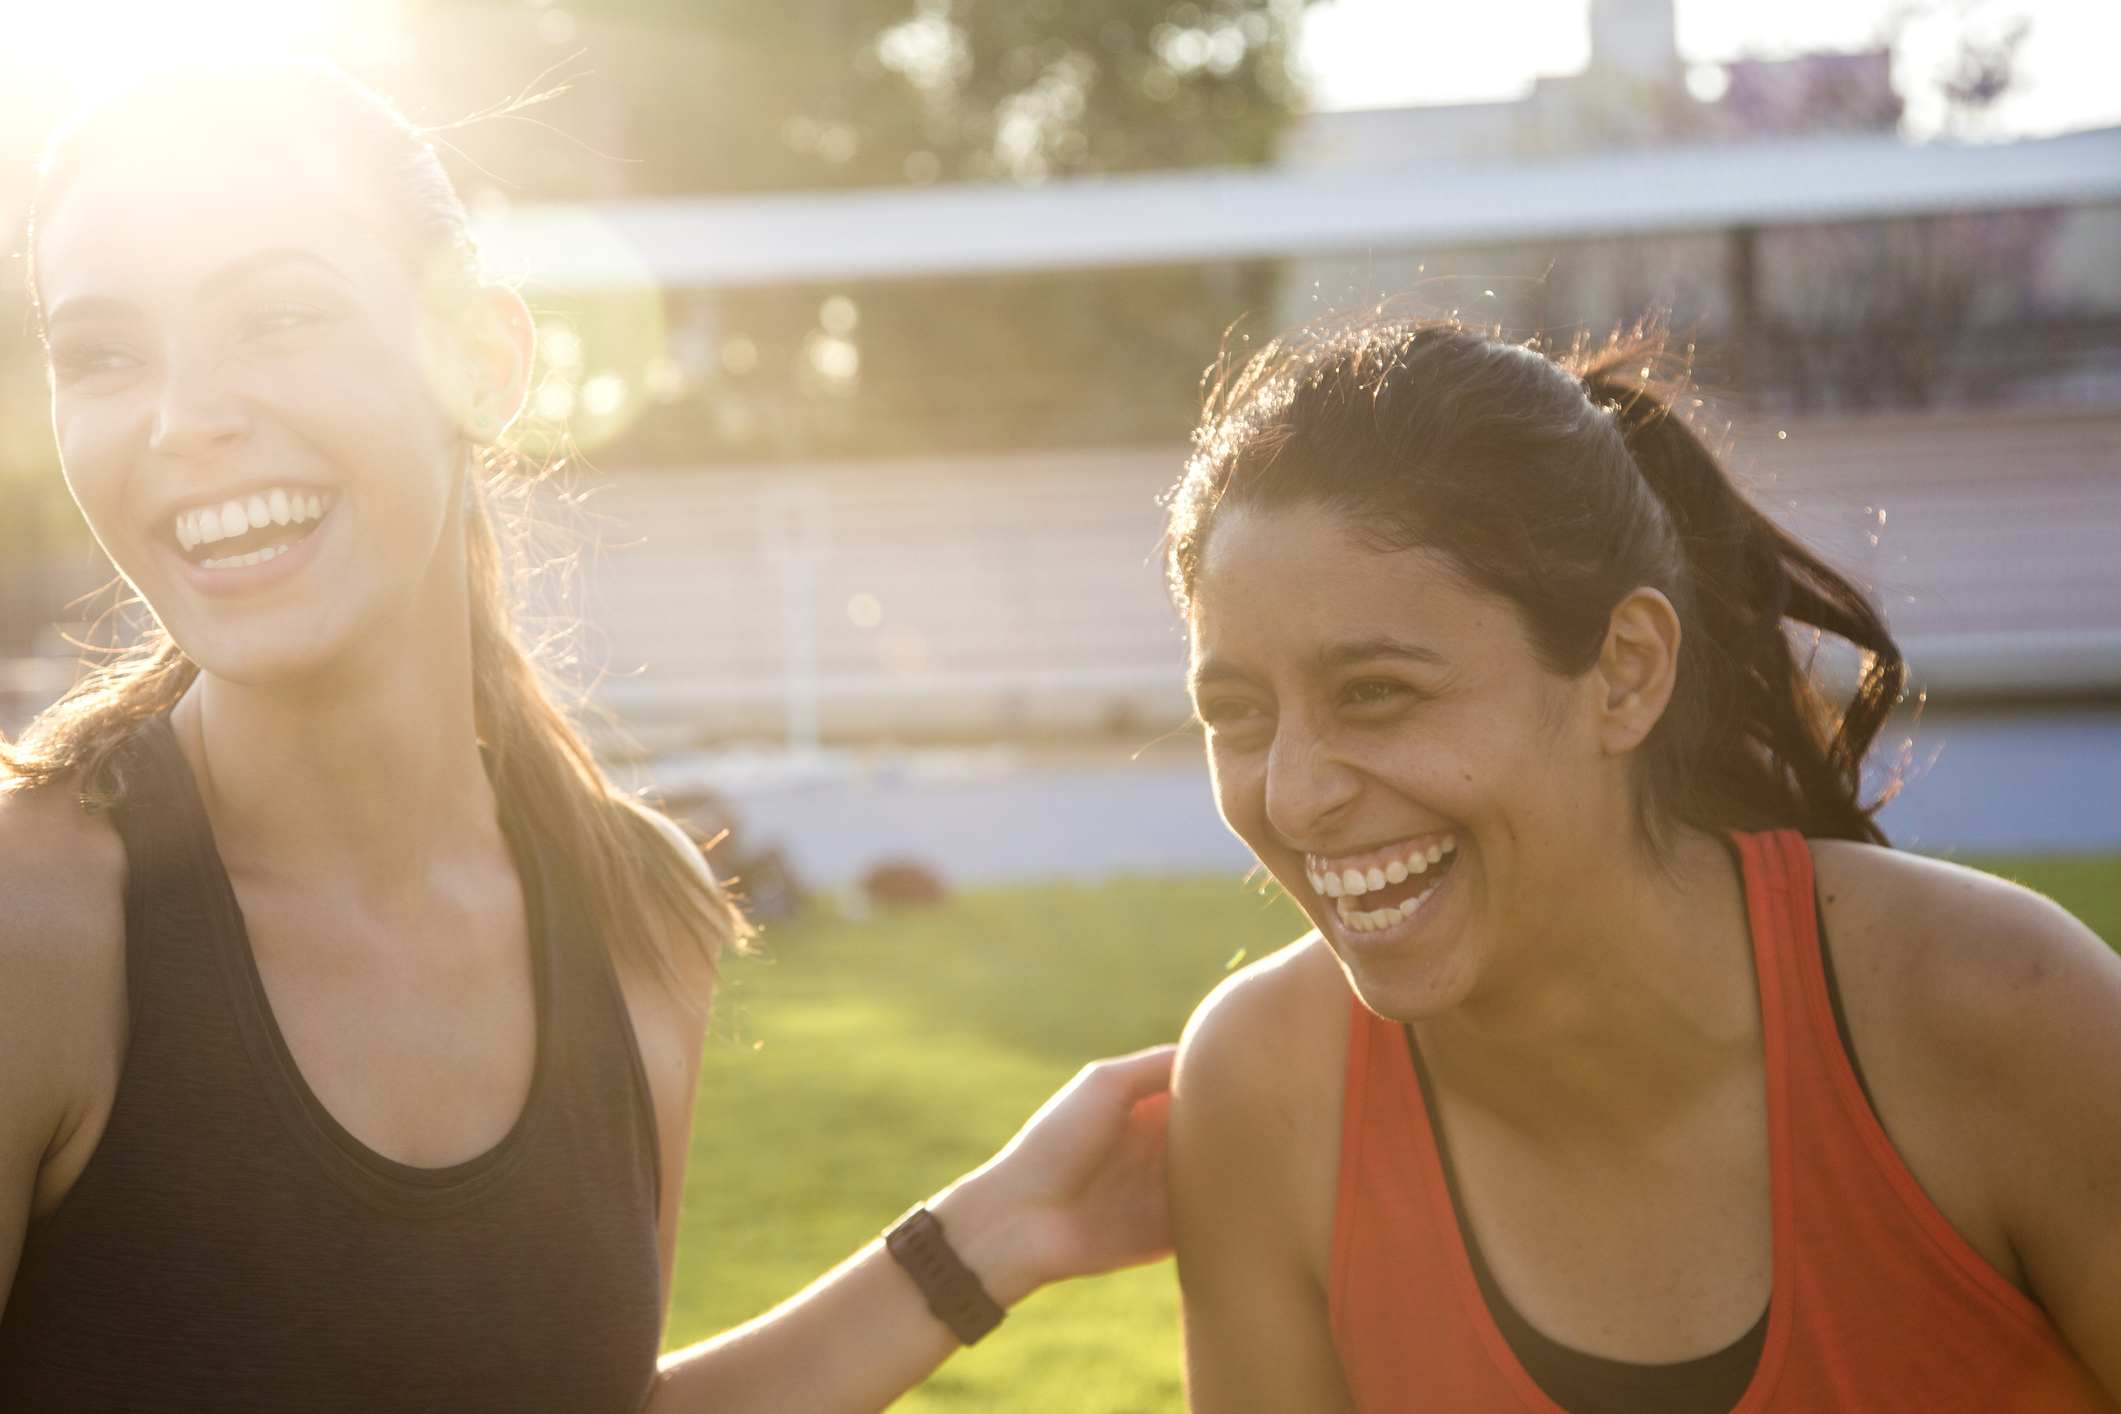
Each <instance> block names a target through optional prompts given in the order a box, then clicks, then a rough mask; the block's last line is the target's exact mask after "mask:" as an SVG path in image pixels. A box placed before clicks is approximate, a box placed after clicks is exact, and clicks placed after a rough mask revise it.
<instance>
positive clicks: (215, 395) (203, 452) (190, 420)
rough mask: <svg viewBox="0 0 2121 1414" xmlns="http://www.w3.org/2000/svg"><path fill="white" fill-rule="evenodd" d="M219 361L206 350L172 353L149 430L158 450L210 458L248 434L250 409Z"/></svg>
mask: <svg viewBox="0 0 2121 1414" xmlns="http://www.w3.org/2000/svg"><path fill="white" fill-rule="evenodd" d="M216 364H217V360H215V359H213V358H211V357H210V356H208V355H205V354H200V353H189V352H173V353H172V354H171V356H170V358H169V362H168V364H167V370H166V372H165V374H164V377H163V380H162V395H161V397H160V398H159V399H157V400H156V405H155V421H154V427H153V429H152V431H151V432H150V434H149V441H148V445H149V446H150V447H151V448H152V449H153V451H154V452H155V454H156V455H158V456H164V457H169V458H171V459H173V460H176V461H185V462H193V463H200V462H207V461H211V460H212V459H213V458H214V457H216V456H218V455H220V454H221V453H223V452H226V451H228V450H229V449H230V448H231V447H234V446H235V445H237V444H238V443H240V442H241V441H242V440H243V439H244V437H246V436H247V435H248V434H249V432H250V426H251V417H250V411H249V409H248V408H247V407H246V406H245V405H244V403H243V400H242V399H241V398H238V397H236V396H234V394H233V392H232V391H231V390H230V389H229V387H228V386H227V380H226V378H225V376H224V372H225V370H223V369H221V368H219V367H217V366H216Z"/></svg>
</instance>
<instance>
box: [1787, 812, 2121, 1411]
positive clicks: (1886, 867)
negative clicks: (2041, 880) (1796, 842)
mask: <svg viewBox="0 0 2121 1414" xmlns="http://www.w3.org/2000/svg"><path fill="white" fill-rule="evenodd" d="M1815 853H1816V855H1817V857H1818V860H1819V879H1820V887H1821V894H1822V900H1823V903H1824V906H1825V912H1826V916H1827V928H1828V936H1829V938H1830V939H1831V941H1832V946H1833V949H1834V953H1835V958H1836V966H1837V971H1841V972H1842V973H1843V989H1844V997H1845V999H1846V1001H1847V1003H1848V1007H1849V1022H1850V1029H1851V1032H1852V1034H1853V1035H1854V1037H1855V1040H1856V1049H1857V1053H1858V1056H1859V1058H1860V1060H1861V1062H1862V1065H1863V1068H1864V1072H1865V1075H1866V1078H1867V1079H1868V1080H1869V1081H1870V1083H1871V1088H1872V1092H1873V1094H1874V1095H1875V1097H1876V1099H1877V1102H1878V1109H1879V1115H1880V1118H1881V1120H1882V1121H1883V1123H1884V1125H1885V1128H1886V1130H1887V1133H1888V1134H1889V1136H1890V1137H1891V1138H1892V1140H1893V1143H1894V1145H1895V1147H1896V1148H1897V1149H1899V1151H1900V1154H1901V1157H1902V1158H1903V1159H1904V1160H1905V1161H1906V1163H1907V1165H1908V1168H1909V1170H1910V1172H1912V1173H1913V1174H1914V1175H1915V1178H1916V1179H1917V1181H1918V1182H1919V1183H1920V1184H1921V1185H1922V1188H1923V1191H1924V1192H1926V1193H1927V1194H1929V1195H1930V1198H1931V1200H1932V1201H1933V1202H1934V1203H1936V1205H1937V1207H1938V1209H1939V1211H1940V1212H1942V1213H1943V1214H1944V1216H1945V1217H1946V1218H1947V1219H1948V1220H1949V1221H1950V1222H1951V1223H1952V1225H1953V1226H1954V1227H1955V1228H1957V1229H1958V1230H1959V1232H1960V1234H1961V1235H1962V1236H1964V1237H1965V1238H1966V1239H1967V1241H1968V1242H1969V1244H1971V1245H1972V1246H1973V1247H1974V1248H1975V1250H1976V1251H1978V1252H1980V1253H1981V1255H1982V1256H1983V1257H1984V1258H1985V1259H1987V1261H1988V1262H1989V1264H1990V1265H1991V1266H1993V1267H1995V1268H1996V1270H1997V1271H1998V1272H1999V1273H2001V1274H2002V1275H2003V1276H2004V1277H2005V1278H2006V1279H2007V1280H2009V1281H2011V1282H2012V1283H2013V1284H2015V1285H2017V1286H2018V1287H2019V1288H2020V1289H2021V1290H2023V1291H2025V1292H2026V1293H2027V1294H2029V1295H2030V1296H2031V1297H2032V1298H2033V1299H2034V1300H2035V1301H2037V1302H2039V1303H2040V1305H2041V1307H2042V1308H2043V1309H2044V1310H2045V1311H2046V1312H2047V1313H2048V1316H2049V1317H2050V1318H2051V1319H2052V1320H2053V1321H2054V1323H2055V1325H2056V1326H2057V1328H2058V1329H2060V1330H2061V1332H2062V1334H2063V1336H2064V1338H2065V1339H2067V1340H2068V1341H2069V1343H2070V1346H2071V1348H2072V1349H2074V1350H2075V1351H2076V1352H2077V1355H2078V1357H2079V1358H2080V1359H2082V1360H2083V1361H2084V1362H2085V1364H2086V1365H2087V1366H2089V1367H2090V1369H2091V1370H2092V1373H2093V1374H2094V1375H2095V1376H2096V1377H2097V1378H2098V1379H2099V1381H2100V1382H2101V1383H2102V1384H2103V1385H2104V1386H2105V1388H2106V1390H2107V1392H2108V1393H2109V1394H2112V1395H2114V1396H2116V1397H2117V1398H2121V1280H2117V1279H2116V1273H2121V957H2116V956H2115V954H2114V952H2113V950H2112V949H2110V948H2108V947H2107V946H2106V945H2105V944H2104V943H2102V942H2100V941H2099V939H2098V938H2097V937H2095V936H2094V935H2093V934H2092V933H2091V932H2090V930H2088V929H2086V928H2085V927H2084V926H2083V925H2082V924H2080V923H2078V922H2077V921H2076V920H2075V919H2074V918H2071V917H2070V916H2069V915H2068V914H2067V913H2066V912H2064V911H2063V910H2062V909H2060V908H2058V907H2056V906H2055V905H2054V904H2052V903H2049V902H2048V901H2047V900H2045V899H2043V898H2040V897H2039V896H2038V895H2035V894H2032V893H2030V892H2028V891H2026V890H2024V889H2021V888H2018V887H2017V886H2016V885H2013V884H2008V883H2005V882H2003V881H2001V880H1998V879H1993V878H1990V877H1988V876H1986V875H1982V874H1977V873H1975V872H1974V871H1972V870H1968V869H1961V868H1957V867H1955V866H1953V865H1949V864H1943V863H1939V862H1937V861H1934V860H1925V859H1919V858H1915V857H1912V856H1907V855H1899V854H1892V853H1889V852H1886V851H1883V850H1874V849H1869V848H1867V847H1864V846H1860V845H1846V844H1842V845H1831V844H1821V845H1818V846H1815Z"/></svg>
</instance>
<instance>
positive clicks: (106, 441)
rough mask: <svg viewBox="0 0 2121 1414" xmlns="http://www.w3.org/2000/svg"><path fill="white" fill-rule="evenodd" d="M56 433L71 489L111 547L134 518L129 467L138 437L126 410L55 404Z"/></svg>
mask: <svg viewBox="0 0 2121 1414" xmlns="http://www.w3.org/2000/svg"><path fill="white" fill-rule="evenodd" d="M99 414H101V415H99ZM52 434H53V440H54V441H55V442H56V444H57V446H58V449H59V466H60V470H61V472H62V473H63V474H64V475H65V477H66V488H67V490H69V491H71V492H72V493H73V497H74V500H75V502H76V503H77V504H79V505H80V507H81V513H82V515H83V516H85V517H87V519H88V525H89V529H90V530H92V531H94V532H95V535H96V538H97V539H98V540H99V541H101V542H103V544H104V545H105V546H106V547H111V546H112V543H113V540H114V538H122V536H123V532H124V530H125V528H126V525H127V523H128V518H127V516H126V514H125V497H126V492H127V491H128V489H129V488H130V486H131V477H130V476H129V475H128V472H129V470H130V468H131V467H132V466H133V464H134V462H135V461H136V454H135V452H134V450H133V448H134V442H135V440H136V439H134V438H132V437H131V436H130V435H129V434H128V432H127V430H126V426H125V420H124V419H123V417H122V416H117V415H111V412H110V411H108V410H104V409H96V410H90V411H84V410H79V409H69V408H67V407H66V406H65V405H64V404H55V405H54V407H53V410H52Z"/></svg>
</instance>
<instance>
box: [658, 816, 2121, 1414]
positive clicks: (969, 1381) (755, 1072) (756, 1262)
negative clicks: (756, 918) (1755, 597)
mask: <svg viewBox="0 0 2121 1414" xmlns="http://www.w3.org/2000/svg"><path fill="white" fill-rule="evenodd" d="M1980 863H1981V864H1982V866H1983V867H1986V868H1989V869H1991V870H1993V871H1994V872H1996V873H1998V874H2002V875H2004V876H2005V877H2007V878H2012V879H2016V880H2018V881H2019V882H2021V883H2023V884H2025V885H2027V886H2028V887H2030V888H2034V889H2037V890H2039V891H2040V892H2042V893H2044V894H2047V895H2048V896H2049V897H2051V898H2053V899H2055V900H2056V901H2057V902H2059V903H2061V904H2062V905H2063V906H2064V907H2066V908H2068V909H2070V910H2071V911H2072V912H2074V913H2075V914H2076V915H2077V916H2078V917H2080V918H2082V919H2083V920H2084V921H2085V922H2086V923H2087V924H2089V925H2090V926H2091V927H2092V928H2093V930H2094V931H2096V932H2098V933H2099V934H2100V935H2101V936H2102V937H2104V938H2105V939H2106V940H2107V941H2108V942H2109V943H2112V944H2114V945H2116V946H2117V947H2121V856H2115V857H2112V858H2105V859H2063V860H2057V859H2012V860H1984V861H1980ZM1306 926H1307V925H1306V924H1305V922H1304V921H1303V918H1302V916H1301V915H1300V914H1299V913H1298V912H1297V910H1296V909H1295V907H1294V906H1293V905H1292V904H1290V903H1289V902H1287V901H1286V900H1285V899H1281V898H1280V897H1278V896H1268V897H1263V896H1262V895H1261V894H1260V893H1259V892H1258V891H1257V890H1256V889H1254V888H1247V887H1243V886H1240V885H1239V884H1237V883H1236V882H1234V881H1230V880H1217V879H1209V880H1200V879H1191V880H1153V881H1152V880H1130V881H1122V882H1118V883H1113V884H1109V885H1105V886H1102V887H1098V888H1066V887H1050V888H1027V889H1009V890H980V891H971V892H966V893H962V894H959V895H958V896H957V897H955V898H953V899H952V900H951V901H950V902H949V903H948V904H947V905H946V906H944V907H942V908H939V909H935V910H930V911H925V912H917V913H905V914H883V915H879V916H877V917H875V918H872V919H869V920H867V921H863V922H850V921H846V920H842V919H838V918H834V917H831V916H829V915H825V914H823V913H822V912H821V913H820V914H818V915H815V916H812V917H810V918H807V919H805V920H804V921H802V922H800V923H797V924H793V925H788V926H784V927H778V928H775V929H773V930H771V932H769V933H768V935H767V939H766V941H767V944H768V949H767V955H766V956H764V957H761V958H757V959H742V960H738V961H736V962H734V963H732V964H731V965H730V966H729V968H728V969H727V976H726V982H725V986H724V990H723V997H722V1003H721V1005H720V1008H719V1019H718V1021H717V1025H716V1035H715V1037H714V1039H713V1040H711V1041H710V1042H709V1043H708V1053H707V1059H706V1064H705V1068H704V1071H703V1075H702V1081H701V1090H700V1101H699V1109H698V1112H697V1117H696V1120H695V1123H694V1129H693V1142H692V1161H691V1166H690V1169H689V1171H688V1173H687V1175H686V1181H685V1206H684V1226H683V1230H682V1235H681V1239H680V1242H679V1246H678V1270H677V1281H676V1290H675V1295H674V1300H673V1306H672V1311H671V1319H670V1328H669V1333H668V1343H669V1344H670V1345H671V1346H678V1345H683V1344H687V1343H689V1342H691V1341H694V1340H698V1339H700V1338H701V1337H703V1336H706V1335H710V1334H712V1333H713V1332H715V1331H718V1330H722V1329H725V1328H727V1327H729V1326H732V1325H735V1324H737V1323H739V1322H741V1321H745V1320H748V1319H750V1318H751V1317H752V1316H755V1315H757V1314H758V1313H759V1312H761V1311H764V1310H766V1309H767V1308H768V1307H770V1306H772V1305H773V1304H775V1303H776V1302H778V1301H780V1300H781V1299H783V1298H784V1297H787V1296H790V1295H792V1294H793V1293H795V1292H796V1291H798V1290H800V1289H801V1288H802V1287H803V1286H804V1285H805V1284H806V1283H808V1282H809V1281H810V1280H812V1279H813V1278H814V1277H816V1276H817V1275H818V1274H820V1273H821V1272H823V1271H825V1270H826V1269H827V1268H829V1267H830V1266H832V1265H833V1264H834V1263H836V1262H838V1261H839V1260H840V1259H841V1258H843V1257H845V1256H846V1255H847V1254H849V1253H850V1252H852V1251H854V1250H855V1249H856V1248H858V1247H860V1246H861V1245H862V1244H863V1243H864V1242H866V1241H868V1240H869V1239H870V1238H871V1237H873V1236H875V1235H876V1234H877V1233H878V1232H879V1231H881V1230H882V1229H883V1227H884V1226H885V1225H886V1224H887V1223H889V1222H890V1221H891V1220H892V1219H893V1218H895V1217H897V1216H898V1215H899V1213H901V1212H902V1211H904V1210H905V1209H906V1208H907V1207H908V1206H910V1205H911V1204H912V1203H914V1202H915V1201H917V1200H918V1199H920V1198H923V1197H925V1196H927V1195H928V1194H930V1193H932V1192H934V1191H935V1190H936V1189H937V1188H939V1187H941V1186H942V1185H943V1184H945V1183H947V1182H949V1181H950V1180H951V1179H952V1178H954V1177H956V1176H957V1175H958V1174H960V1173H962V1172H964V1171H965V1170H966V1169H968V1168H970V1167H972V1166H973V1165H975V1164H977V1163H979V1162H981V1161H982V1160H984V1159H985V1158H986V1157H987V1156H988V1155H989V1154H990V1153H992V1152H993V1151H994V1149H995V1148H996V1147H997V1146H998V1145H1000V1144H1001V1143H1002V1142H1004V1141H1005V1140H1007V1139H1008V1137H1009V1136H1010V1135H1011V1134H1013V1133H1014V1132H1015V1130H1016V1127H1017V1126H1018V1125H1019V1124H1021V1123H1022V1122H1023V1120H1024V1119H1025V1117H1026V1116H1028V1115H1029V1114H1030V1113H1031V1111H1032V1110H1033V1109H1035V1108H1036V1107H1037V1106H1038V1105H1039V1104H1040V1103H1041V1102H1042V1101H1043V1100H1044V1099H1045V1098H1046V1096H1047V1095H1049V1094H1050V1093H1052V1091H1053V1090H1054V1089H1056V1088H1057V1087H1059V1086H1060V1085H1061V1084H1062V1083H1064V1082H1065V1081H1066V1080H1067V1078H1068V1077H1069V1076H1070V1075H1072V1074H1074V1072H1075V1070H1076V1068H1077V1067H1078V1066H1080V1065H1081V1064H1082V1063H1083V1062H1085V1061H1088V1060H1092V1059H1095V1058H1096V1057H1098V1056H1102V1055H1111V1054H1115V1053H1117V1052H1122V1051H1129V1050H1134V1049H1136V1048H1138V1047H1141V1046H1146V1045H1152V1044H1154V1043H1156V1042H1158V1041H1164V1040H1170V1039H1173V1038H1175V1037H1176V1036H1177V1035H1178V1032H1179V1029H1180V1027H1181V1026H1183V1025H1184V1023H1185V1019H1186V1017H1187V1015H1188V1014H1189V1013H1190V1012H1191V1011H1192V1009H1193V1007H1194V1005H1195V1004H1196V1003H1197V1002H1198V1001H1199V1000H1200V999H1201V998H1202V997H1203V996H1205V995H1206V994H1207V993H1208V991H1209V990H1210V989H1211V988H1212V987H1214V986H1215V984H1216V983H1217V982H1219V981H1220V980H1221V979H1222V978H1223V976H1224V975H1225V972H1226V969H1227V966H1228V965H1229V964H1230V963H1231V960H1232V957H1233V955H1234V954H1236V953H1237V952H1238V950H1239V949H1240V948H1242V949H1244V951H1245V955H1246V956H1247V957H1249V958H1257V957H1260V956H1262V955H1264V954H1265V953H1267V952H1270V951H1272V950H1273V949H1275V948H1277V947H1279V946H1281V945H1282V944H1283V943H1285V942H1287V941H1289V940H1290V939H1292V938H1294V937H1296V936H1298V935H1299V934H1300V933H1301V932H1302V931H1303V930H1304V928H1305V927H1306ZM898 1407H899V1409H900V1410H902V1411H907V1412H908V1414H913V1412H914V1411H921V1412H922V1414H933V1412H934V1411H963V1410H975V1409H976V1410H994V1409H1007V1410H1009V1411H1011V1414H1042V1411H1054V1414H1060V1411H1066V1414H1151V1411H1154V1412H1155V1414H1179V1411H1180V1410H1181V1409H1182V1407H1183V1401H1182V1397H1181V1393H1180V1386H1179V1351H1178V1309H1177V1292H1176V1289H1175V1283H1174V1282H1173V1280H1172V1275H1171V1269H1170V1266H1169V1265H1168V1264H1164V1265H1160V1266H1156V1267H1150V1268H1144V1269H1141V1270H1138V1271H1133V1272H1126V1273H1121V1274H1118V1275H1115V1276H1109V1277H1100V1278H1096V1279H1094V1280H1090V1281H1081V1282H1069V1283H1066V1284H1064V1285H1062V1286H1059V1287H1055V1288H1052V1289H1049V1290H1047V1291H1044V1292H1041V1293H1039V1294H1038V1295H1036V1296H1033V1297H1032V1298H1031V1299H1030V1300H1028V1301H1026V1302H1024V1303H1023V1305H1021V1306H1019V1307H1018V1308H1017V1309H1016V1310H1015V1311H1014V1312H1012V1313H1011V1315H1010V1317H1009V1321H1008V1324H1007V1325H1005V1326H1004V1327H1003V1328H1002V1330H1001V1331H999V1332H997V1333H996V1334H995V1335H994V1336H993V1337H991V1338H990V1339H989V1340H987V1341H986V1342H984V1343H983V1344H981V1345H980V1346H979V1347H978V1348H977V1349H975V1350H972V1351H969V1352H966V1353H964V1354H961V1355H959V1356H958V1357H956V1358H955V1359H953V1360H951V1361H950V1363H949V1364H948V1365H946V1366H944V1367H943V1369H942V1370H941V1371H940V1372H939V1373H938V1374H937V1375H936V1376H935V1378H933V1379H931V1380H930V1381H929V1382H928V1383H927V1384H926V1385H924V1386H923V1387H922V1388H921V1389H919V1390H917V1391H915V1392H914V1393H913V1394H911V1395H909V1396H908V1397H907V1398H906V1399H905V1400H904V1401H902V1402H901V1403H900V1405H899V1406H898Z"/></svg>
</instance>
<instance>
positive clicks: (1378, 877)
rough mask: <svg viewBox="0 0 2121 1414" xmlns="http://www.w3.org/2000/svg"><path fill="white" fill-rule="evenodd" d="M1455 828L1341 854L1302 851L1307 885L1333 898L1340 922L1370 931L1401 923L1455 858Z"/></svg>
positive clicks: (1351, 929)
mask: <svg viewBox="0 0 2121 1414" xmlns="http://www.w3.org/2000/svg"><path fill="white" fill-rule="evenodd" d="M1457 852H1458V836H1457V835H1456V834H1455V833H1446V834H1434V835H1419V836H1416V837H1415V838H1413V839H1406V840H1400V841H1399V842H1398V843H1396V844H1388V845H1386V846H1384V848H1382V849H1373V850H1370V851H1369V852H1367V853H1364V854H1354V855H1349V856H1347V857H1346V858H1344V859H1327V858H1324V857H1322V856H1320V855H1316V854H1307V855H1305V856H1304V873H1305V874H1306V875H1307V876H1308V877H1309V879H1310V883H1311V889H1312V891H1313V892H1314V893H1316V894H1318V895H1319V896H1320V897H1322V898H1330V899H1332V900H1333V908H1334V911H1335V912H1336V913H1338V914H1339V915H1340V921H1341V924H1342V926H1344V927H1346V928H1347V930H1348V931H1349V932H1351V933H1374V932H1376V931H1378V930H1379V929H1380V928H1389V927H1391V926H1392V925H1394V924H1395V923H1404V922H1405V921H1406V920H1407V919H1409V918H1411V917H1413V916H1414V912H1415V910H1416V909H1418V908H1420V907H1421V906H1422V904H1423V903H1425V902H1426V901H1427V900H1428V897H1429V895H1431V894H1433V893H1435V892H1436V888H1437V885H1439V884H1441V883H1442V882H1443V879H1444V876H1445V875H1446V874H1448V873H1450V872H1451V866H1452V865H1453V864H1455V863H1456V862H1457V860H1458V853H1457Z"/></svg>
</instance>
